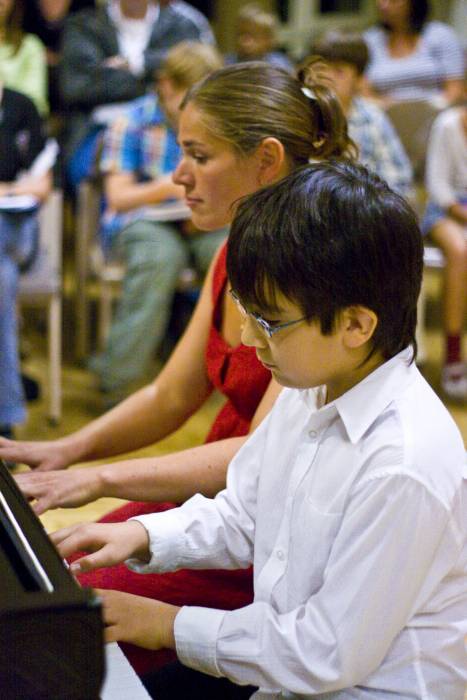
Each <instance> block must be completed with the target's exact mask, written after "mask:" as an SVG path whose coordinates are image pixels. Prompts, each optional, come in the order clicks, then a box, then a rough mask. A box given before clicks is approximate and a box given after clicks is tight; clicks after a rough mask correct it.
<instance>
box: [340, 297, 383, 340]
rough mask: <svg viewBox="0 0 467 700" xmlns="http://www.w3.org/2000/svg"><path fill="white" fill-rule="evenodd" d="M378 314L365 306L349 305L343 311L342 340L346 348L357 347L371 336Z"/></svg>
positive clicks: (376, 323)
mask: <svg viewBox="0 0 467 700" xmlns="http://www.w3.org/2000/svg"><path fill="white" fill-rule="evenodd" d="M377 325H378V316H377V315H376V314H375V312H374V311H372V310H371V309H368V308H367V307H366V306H349V307H348V308H347V309H344V311H343V317H342V326H341V328H342V329H343V331H344V342H345V344H346V346H347V347H348V348H359V347H361V346H362V345H364V344H365V343H367V342H368V341H369V340H371V338H372V337H373V334H374V332H375V330H376V326H377Z"/></svg>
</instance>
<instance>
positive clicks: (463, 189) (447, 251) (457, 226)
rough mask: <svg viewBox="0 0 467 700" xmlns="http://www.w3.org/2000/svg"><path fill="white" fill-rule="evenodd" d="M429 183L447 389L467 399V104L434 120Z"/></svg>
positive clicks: (429, 226) (428, 226)
mask: <svg viewBox="0 0 467 700" xmlns="http://www.w3.org/2000/svg"><path fill="white" fill-rule="evenodd" d="M426 186H427V190H428V195H429V202H428V205H427V209H426V212H425V218H424V220H423V222H422V230H423V232H424V233H427V234H429V235H430V236H431V238H432V239H433V241H434V242H435V243H436V244H437V245H439V247H440V248H441V250H442V251H443V253H444V256H445V260H446V267H445V271H444V314H443V319H444V328H445V333H446V357H445V365H444V368H443V370H442V375H441V386H442V389H443V391H444V393H445V394H446V395H447V396H448V397H449V398H452V399H463V400H464V401H465V400H466V399H467V366H466V363H465V362H463V361H462V332H463V328H464V322H465V308H466V299H467V107H466V106H462V107H452V108H451V109H448V110H446V111H445V112H442V113H441V114H440V115H439V116H438V117H437V118H436V120H435V122H434V123H433V126H432V129H431V133H430V138H429V142H428V153H427V165H426Z"/></svg>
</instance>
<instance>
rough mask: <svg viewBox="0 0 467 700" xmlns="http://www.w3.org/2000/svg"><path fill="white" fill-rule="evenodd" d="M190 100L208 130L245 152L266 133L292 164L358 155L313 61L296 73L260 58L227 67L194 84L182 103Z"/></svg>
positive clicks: (336, 103) (295, 165)
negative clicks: (318, 76) (291, 73)
mask: <svg viewBox="0 0 467 700" xmlns="http://www.w3.org/2000/svg"><path fill="white" fill-rule="evenodd" d="M189 102H192V103H193V104H194V105H195V107H196V108H197V109H198V110H199V111H200V113H201V118H202V120H203V124H204V126H205V127H206V129H207V130H208V131H209V132H210V133H212V134H213V136H215V137H216V138H219V139H222V140H224V141H227V142H228V143H229V144H230V145H231V146H232V147H233V148H234V149H235V150H236V151H237V152H238V153H239V154H241V155H246V154H249V153H252V152H253V151H254V150H255V149H256V148H257V147H258V146H259V145H260V143H261V142H262V141H263V140H264V139H265V138H268V137H275V138H277V139H278V140H279V141H280V142H281V143H282V145H283V146H284V149H285V152H286V155H287V157H288V159H289V161H290V164H291V166H292V167H298V166H300V165H305V164H306V163H308V162H309V161H310V159H316V158H319V159H323V158H331V157H335V158H340V157H354V156H356V154H357V149H356V147H355V144H354V143H353V141H352V140H351V139H350V138H349V135H348V133H347V121H346V119H345V116H344V113H343V111H342V108H341V106H340V103H339V100H338V98H337V96H336V94H335V93H334V91H333V90H332V89H331V87H330V86H329V85H327V84H326V83H325V82H322V81H318V80H315V78H314V75H313V65H312V64H310V65H309V66H308V65H307V66H304V67H302V70H301V73H300V76H299V77H297V78H296V77H294V76H292V75H290V73H288V72H287V71H285V70H283V69H282V68H278V67H276V66H273V65H270V64H268V63H265V62H262V61H250V62H247V63H239V64H235V65H232V66H227V67H225V68H222V69H221V70H218V71H215V72H214V73H212V74H211V75H209V76H208V77H207V78H205V79H204V80H203V81H201V82H200V83H198V84H196V85H195V86H193V87H192V88H191V89H190V90H189V91H188V93H187V95H186V96H185V99H184V100H183V102H182V107H181V108H182V109H183V108H184V107H185V106H186V105H187V104H188V103H189Z"/></svg>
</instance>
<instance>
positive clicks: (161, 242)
mask: <svg viewBox="0 0 467 700" xmlns="http://www.w3.org/2000/svg"><path fill="white" fill-rule="evenodd" d="M121 236H122V243H121V245H122V247H123V250H124V257H125V259H126V263H127V266H128V267H129V268H137V269H139V270H149V269H151V270H160V271H162V272H164V273H167V274H168V273H169V272H172V273H173V274H176V272H177V271H178V270H180V269H182V268H183V266H184V265H185V264H186V261H187V252H186V250H185V247H184V245H183V241H181V240H179V239H178V236H177V235H176V233H175V232H174V231H173V230H172V229H171V227H168V226H161V225H155V224H153V223H151V222H149V221H141V222H135V224H132V225H131V226H128V228H126V229H125V230H124V231H123V232H122V234H121Z"/></svg>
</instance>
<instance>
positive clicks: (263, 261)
mask: <svg viewBox="0 0 467 700" xmlns="http://www.w3.org/2000/svg"><path fill="white" fill-rule="evenodd" d="M401 260H403V261H404V263H405V264H404V265H401ZM227 271H228V276H229V280H230V283H231V285H232V287H231V295H232V298H233V299H234V300H235V302H236V303H237V304H238V308H239V311H240V313H241V314H243V318H244V326H243V331H242V340H243V342H244V343H245V344H246V345H248V346H250V347H253V348H254V349H255V351H256V353H257V356H258V358H259V359H260V361H261V362H262V363H263V364H264V366H265V367H267V368H269V369H270V370H271V373H272V375H273V377H274V378H275V379H276V381H278V382H279V383H280V384H282V385H283V386H285V387H287V388H285V389H283V391H282V392H281V394H280V396H279V397H278V399H277V400H276V402H275V405H274V406H273V408H272V410H271V412H270V413H269V415H268V417H267V418H266V419H265V420H264V421H263V422H262V424H261V425H260V426H259V427H258V428H257V430H256V431H255V432H254V434H253V435H252V436H251V437H250V439H249V440H248V441H247V442H246V443H245V445H244V446H243V447H242V448H241V450H240V451H239V452H238V454H237V455H236V457H235V458H234V460H233V461H232V462H231V464H230V466H229V469H228V474H227V487H226V489H225V490H224V491H222V492H221V493H219V494H218V495H217V496H216V497H215V498H214V499H210V498H206V497H204V496H202V495H200V494H197V495H195V496H194V497H193V498H192V499H190V500H189V501H187V502H186V503H185V504H183V505H182V506H181V507H180V508H179V509H175V510H171V511H167V512H166V513H159V514H151V515H145V516H141V517H137V518H135V519H132V520H130V521H127V522H125V523H113V524H105V523H101V524H94V523H93V524H87V525H77V526H72V527H70V528H66V529H64V530H62V531H59V532H57V533H55V534H54V535H53V540H54V542H55V543H56V545H57V546H58V549H59V552H60V555H61V556H63V557H66V556H69V555H70V554H71V553H72V552H74V551H75V550H77V549H81V550H85V551H88V552H89V553H88V555H85V556H84V557H82V558H80V559H78V560H77V561H75V563H74V564H73V566H72V571H74V572H75V573H77V572H80V571H86V570H88V571H89V570H91V569H94V568H96V567H99V566H111V565H113V564H116V563H117V562H122V561H125V562H126V564H127V566H128V567H130V568H132V569H133V570H136V571H139V572H140V573H148V572H150V571H159V572H166V571H172V570H175V569H179V568H180V567H183V566H188V567H192V568H194V569H198V568H199V569H204V568H207V567H219V566H222V567H226V568H231V569H241V568H245V567H247V566H249V565H250V564H251V563H253V570H254V577H255V587H254V588H255V593H254V600H253V602H252V603H251V604H249V605H246V606H245V607H243V608H241V609H239V610H234V611H225V610H218V609H214V608H208V607H201V606H199V607H194V606H183V607H180V606H179V605H169V604H167V603H163V602H160V601H156V600H144V599H136V600H135V598H134V596H131V595H128V594H125V593H121V592H119V591H102V596H103V600H104V617H105V621H106V623H107V627H106V630H105V633H106V639H107V640H108V641H118V640H127V641H132V642H133V643H136V644H140V645H141V646H145V647H147V648H150V649H159V648H161V647H167V648H171V649H176V651H177V654H178V659H179V661H175V662H174V665H173V666H172V667H166V668H165V669H163V670H161V671H159V672H157V673H156V674H155V675H153V676H152V677H151V678H148V679H146V680H145V684H146V686H147V687H148V689H149V690H150V693H151V695H152V697H154V698H156V699H157V700H167V699H172V698H185V697H187V698H188V697H189V698H190V700H198V699H199V700H201V699H202V700H210V699H211V698H213V699H214V698H215V699H216V700H218V699H219V698H230V699H232V698H234V699H237V698H242V699H243V698H247V697H250V696H251V697H252V698H258V700H259V699H260V698H268V700H269V699H271V700H276V699H277V700H279V698H285V697H287V698H290V699H291V700H292V699H296V700H298V699H299V698H300V699H303V698H310V699H311V698H323V699H324V698H325V697H326V698H332V699H333V700H348V699H350V698H355V700H364V699H366V698H371V699H372V700H379V699H381V700H383V698H388V697H394V698H401V699H402V698H409V697H410V698H413V699H414V700H416V699H418V700H422V698H428V697H433V698H440V697H441V696H440V689H442V690H441V695H442V696H443V698H449V699H450V700H462V698H463V694H464V689H465V683H466V680H467V665H466V664H465V643H464V638H465V634H466V632H467V620H466V616H465V611H466V608H467V532H466V529H465V507H466V500H465V499H466V497H467V481H466V479H465V478H464V477H465V451H464V445H463V441H462V437H461V435H460V433H459V430H458V429H457V427H456V425H455V423H454V421H453V419H452V417H451V416H450V415H449V413H448V411H447V410H446V408H445V407H444V406H443V405H442V403H441V402H440V401H439V399H438V397H437V396H436V394H435V393H434V392H433V390H432V389H431V388H430V386H429V385H428V384H427V382H426V381H425V380H424V379H423V377H422V376H421V374H420V372H419V371H418V369H417V367H416V365H415V362H414V359H415V356H416V341H415V327H416V321H417V298H418V294H419V292H420V286H421V281H422V272H423V244H422V237H421V234H420V230H419V228H418V225H417V220H416V216H415V214H414V213H413V212H412V211H411V209H410V207H409V206H408V205H407V203H406V202H405V200H404V199H403V198H402V197H400V196H399V195H397V194H395V193H393V192H392V191H391V190H390V189H389V188H388V186H387V185H386V183H384V182H383V181H382V180H380V179H379V178H378V177H377V176H376V175H373V174H372V173H369V172H368V171H366V170H365V169H364V168H363V167H362V166H359V165H351V164H350V163H329V162H328V163H320V164H318V163H317V164H313V165H309V166H305V167H304V168H302V169H300V170H298V171H297V172H294V173H292V174H291V175H289V176H287V177H286V178H285V179H283V180H282V181H280V182H278V183H277V184H274V185H272V186H270V187H268V188H264V189H262V190H260V191H258V192H257V193H255V194H253V195H251V196H250V197H249V198H247V199H245V200H244V201H243V202H242V203H240V205H239V206H238V209H237V212H236V216H235V219H234V221H233V224H232V230H231V234H230V237H229V244H228V254H227ZM440 465H442V469H440ZM245 686H246V687H245ZM255 688H259V691H257V692H255Z"/></svg>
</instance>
